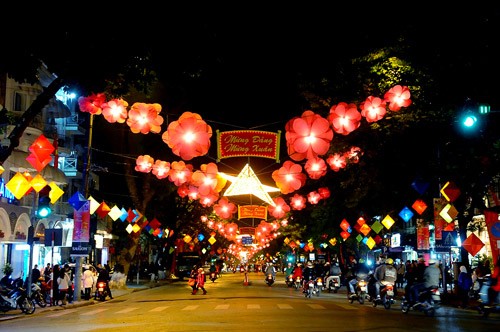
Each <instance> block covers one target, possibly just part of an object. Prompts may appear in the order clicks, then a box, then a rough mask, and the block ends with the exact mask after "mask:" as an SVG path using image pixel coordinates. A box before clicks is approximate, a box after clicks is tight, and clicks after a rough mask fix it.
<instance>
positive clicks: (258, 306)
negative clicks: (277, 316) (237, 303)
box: [247, 304, 260, 309]
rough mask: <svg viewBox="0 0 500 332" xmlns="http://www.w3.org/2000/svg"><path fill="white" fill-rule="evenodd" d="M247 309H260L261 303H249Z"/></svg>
mask: <svg viewBox="0 0 500 332" xmlns="http://www.w3.org/2000/svg"><path fill="white" fill-rule="evenodd" d="M247 309H260V304H247Z"/></svg>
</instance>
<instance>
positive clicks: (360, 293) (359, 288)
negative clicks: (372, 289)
mask: <svg viewBox="0 0 500 332" xmlns="http://www.w3.org/2000/svg"><path fill="white" fill-rule="evenodd" d="M367 288H368V283H367V282H366V280H364V279H360V280H358V282H357V283H356V286H355V287H354V289H355V290H356V292H355V293H352V294H350V295H349V297H348V300H349V303H351V304H352V303H353V302H354V301H358V302H359V303H360V304H364V303H365V299H366V298H367V296H368V294H367Z"/></svg>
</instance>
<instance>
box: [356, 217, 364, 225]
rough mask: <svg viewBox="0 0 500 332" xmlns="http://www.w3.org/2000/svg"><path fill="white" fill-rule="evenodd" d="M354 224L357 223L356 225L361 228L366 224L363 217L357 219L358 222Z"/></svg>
mask: <svg viewBox="0 0 500 332" xmlns="http://www.w3.org/2000/svg"><path fill="white" fill-rule="evenodd" d="M356 222H357V223H358V225H360V226H362V225H364V224H366V220H365V218H363V217H359V218H358V220H356Z"/></svg>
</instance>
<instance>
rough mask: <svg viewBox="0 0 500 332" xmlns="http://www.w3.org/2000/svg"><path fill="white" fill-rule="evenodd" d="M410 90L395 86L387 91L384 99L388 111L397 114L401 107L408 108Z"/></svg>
mask: <svg viewBox="0 0 500 332" xmlns="http://www.w3.org/2000/svg"><path fill="white" fill-rule="evenodd" d="M410 97H411V94H410V89H408V87H406V86H401V85H396V86H394V87H392V88H391V89H390V90H389V91H387V92H386V93H385V95H384V99H385V100H386V101H387V102H388V103H389V109H390V110H391V111H393V112H397V111H399V110H400V109H401V107H408V106H410V105H411V99H410Z"/></svg>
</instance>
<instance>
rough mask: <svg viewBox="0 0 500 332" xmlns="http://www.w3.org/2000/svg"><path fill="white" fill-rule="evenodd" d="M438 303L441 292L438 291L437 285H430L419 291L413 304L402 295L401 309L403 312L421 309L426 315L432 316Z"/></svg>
mask: <svg viewBox="0 0 500 332" xmlns="http://www.w3.org/2000/svg"><path fill="white" fill-rule="evenodd" d="M440 303H441V293H440V292H439V288H438V286H432V287H429V288H427V289H425V290H424V291H423V292H420V294H419V296H418V302H417V303H415V304H414V305H410V303H409V302H408V300H407V299H406V298H405V297H404V296H403V299H402V301H401V311H402V312H403V313H405V314H406V313H408V311H410V310H415V311H422V312H423V313H424V314H425V315H426V316H429V317H432V316H434V313H435V311H436V309H437V308H438V307H439V304H440Z"/></svg>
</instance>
